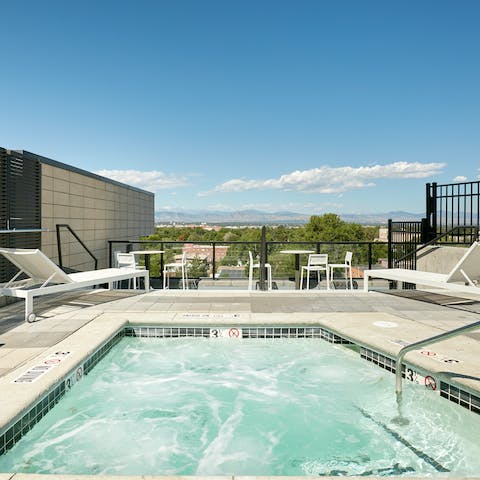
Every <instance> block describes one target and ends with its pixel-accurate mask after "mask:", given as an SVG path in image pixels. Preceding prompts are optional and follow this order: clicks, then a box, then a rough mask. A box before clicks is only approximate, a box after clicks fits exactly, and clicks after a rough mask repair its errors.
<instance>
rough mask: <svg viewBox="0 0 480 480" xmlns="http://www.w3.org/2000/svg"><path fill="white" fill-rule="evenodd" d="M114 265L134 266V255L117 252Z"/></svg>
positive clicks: (119, 266) (121, 266)
mask: <svg viewBox="0 0 480 480" xmlns="http://www.w3.org/2000/svg"><path fill="white" fill-rule="evenodd" d="M115 260H116V266H117V267H118V268H135V267H136V262H135V255H134V254H133V253H123V252H117V253H116V258H115Z"/></svg>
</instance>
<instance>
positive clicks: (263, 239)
mask: <svg viewBox="0 0 480 480" xmlns="http://www.w3.org/2000/svg"><path fill="white" fill-rule="evenodd" d="M266 256H267V243H266V227H265V225H264V226H263V227H262V235H261V239H260V290H266V288H265V280H266V279H265V263H266V262H265V259H266Z"/></svg>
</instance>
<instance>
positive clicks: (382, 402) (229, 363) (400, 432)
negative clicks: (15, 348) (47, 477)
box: [0, 337, 480, 477]
mask: <svg viewBox="0 0 480 480" xmlns="http://www.w3.org/2000/svg"><path fill="white" fill-rule="evenodd" d="M397 415H398V411H397V405H396V401H395V395H394V376H393V375H392V374H391V373H388V372H386V371H384V370H382V369H380V368H378V367H375V366H373V365H372V364H370V363H368V362H365V361H364V360H362V359H361V358H360V357H359V355H358V352H354V351H352V350H351V349H349V348H346V347H345V346H337V345H332V344H329V343H327V342H323V341H321V340H319V339H315V338H308V339H306V338H278V339H262V338H250V339H226V338H134V337H124V338H122V339H121V340H120V341H119V342H118V343H117V344H116V345H115V346H113V348H112V349H111V350H110V351H109V352H108V354H107V355H106V356H105V357H104V359H103V360H101V361H100V362H99V363H98V364H97V365H96V366H95V368H94V369H93V370H91V371H90V372H89V374H88V375H86V376H84V378H83V380H82V381H80V382H77V383H76V384H75V385H73V387H72V388H71V389H70V390H69V391H67V392H66V393H65V395H64V396H63V397H62V399H61V400H60V401H59V402H58V404H57V405H56V406H55V407H54V408H53V409H51V410H50V411H49V412H48V413H47V414H46V415H45V416H44V417H43V418H42V419H41V420H40V421H39V423H37V424H36V425H35V426H34V427H33V428H32V429H31V430H30V431H29V432H28V433H27V434H26V435H25V436H24V437H23V438H22V439H21V440H20V441H18V443H16V444H15V445H14V446H13V447H12V448H11V449H10V450H8V451H7V452H6V453H5V454H4V455H2V456H0V472H17V473H21V472H23V473H48V474H110V475H166V474H170V475H231V474H235V475H320V476H324V475H332V476H336V475H364V476H369V475H371V476H374V475H376V476H408V477H418V476H437V477H438V476H446V477H448V476H456V477H460V476H473V475H475V474H477V475H478V472H480V442H479V441H478V431H479V428H480V416H479V415H476V414H474V413H472V412H469V411H467V410H465V409H462V408H460V407H458V406H456V405H454V404H451V403H450V402H446V401H445V400H443V399H441V398H440V396H439V395H436V394H434V393H433V392H431V391H428V390H426V389H425V388H422V387H420V386H418V385H415V384H411V383H409V384H408V388H405V390H404V404H403V415H404V416H405V417H406V418H407V419H408V421H409V422H408V425H403V426H402V425H399V424H398V423H397V422H395V421H394V419H395V417H396V416H397Z"/></svg>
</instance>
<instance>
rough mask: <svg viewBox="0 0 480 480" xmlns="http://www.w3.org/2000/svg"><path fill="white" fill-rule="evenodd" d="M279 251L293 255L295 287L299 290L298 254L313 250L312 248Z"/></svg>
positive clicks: (308, 252)
mask: <svg viewBox="0 0 480 480" xmlns="http://www.w3.org/2000/svg"><path fill="white" fill-rule="evenodd" d="M280 253H285V254H291V255H295V289H296V290H300V282H301V278H300V255H303V254H305V255H307V254H310V253H315V252H314V251H313V250H280Z"/></svg>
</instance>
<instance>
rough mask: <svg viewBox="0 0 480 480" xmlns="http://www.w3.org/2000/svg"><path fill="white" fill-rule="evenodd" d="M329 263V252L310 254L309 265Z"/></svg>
mask: <svg viewBox="0 0 480 480" xmlns="http://www.w3.org/2000/svg"><path fill="white" fill-rule="evenodd" d="M327 264H328V254H327V253H311V254H310V255H309V256H308V266H309V267H312V266H320V265H325V266H326V265H327Z"/></svg>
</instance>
